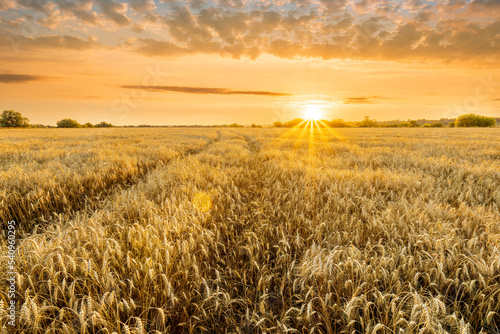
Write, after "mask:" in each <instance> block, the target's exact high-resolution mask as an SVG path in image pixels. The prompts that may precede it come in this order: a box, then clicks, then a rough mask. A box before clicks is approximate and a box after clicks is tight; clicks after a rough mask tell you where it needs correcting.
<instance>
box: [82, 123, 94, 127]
mask: <svg viewBox="0 0 500 334" xmlns="http://www.w3.org/2000/svg"><path fill="white" fill-rule="evenodd" d="M83 127H84V128H93V127H94V124H92V123H90V122H87V123H85V124H83Z"/></svg>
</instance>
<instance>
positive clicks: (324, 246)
mask: <svg viewBox="0 0 500 334" xmlns="http://www.w3.org/2000/svg"><path fill="white" fill-rule="evenodd" d="M0 172H1V174H0V191H1V192H0V203H1V205H0V222H1V223H2V224H3V227H4V228H3V229H2V233H3V234H2V237H1V238H0V240H1V250H2V253H1V255H2V257H1V261H0V265H1V266H2V268H6V267H7V261H8V258H7V257H6V254H7V249H8V248H7V246H8V242H7V233H6V230H7V229H6V226H7V222H8V221H11V220H15V221H16V224H17V227H16V237H17V240H16V241H17V255H16V272H17V276H16V298H17V301H18V302H17V313H16V326H15V327H12V326H10V325H9V324H8V322H9V318H8V309H7V307H8V304H7V301H8V298H7V292H8V289H9V286H8V282H6V279H5V277H2V280H1V282H0V297H1V298H0V327H1V328H2V330H3V332H5V333H46V332H47V333H98V332H99V333H113V332H116V333H165V332H169V333H200V332H207V333H225V332H228V333H229V332H231V333H274V332H283V333H284V332H288V333H329V334H330V333H398V334H399V333H471V334H472V333H480V332H482V333H499V332H500V325H499V324H500V131H499V129H451V128H444V129H377V128H375V129H332V128H314V127H306V128H293V129H274V128H263V129H249V128H244V129H229V128H223V129H217V128H192V129H191V128H189V129H188V128H152V129H120V128H111V129H57V130H56V129H40V130H13V131H7V130H6V131H0ZM3 272H4V270H3V269H2V273H3ZM2 275H5V273H3V274H2Z"/></svg>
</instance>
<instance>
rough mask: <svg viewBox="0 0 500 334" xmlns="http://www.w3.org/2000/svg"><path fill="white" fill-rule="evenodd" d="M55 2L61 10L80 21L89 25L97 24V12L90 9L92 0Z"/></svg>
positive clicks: (60, 0)
mask: <svg viewBox="0 0 500 334" xmlns="http://www.w3.org/2000/svg"><path fill="white" fill-rule="evenodd" d="M56 3H57V4H58V6H59V8H60V9H61V10H62V11H63V12H65V13H67V14H71V15H73V16H74V17H76V18H78V19H80V20H81V21H82V22H84V23H89V24H91V25H96V24H97V13H96V12H94V11H92V4H93V1H92V0H80V1H68V0H56Z"/></svg>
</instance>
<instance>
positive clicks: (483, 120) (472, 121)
mask: <svg viewBox="0 0 500 334" xmlns="http://www.w3.org/2000/svg"><path fill="white" fill-rule="evenodd" d="M496 123H497V121H496V119H495V118H494V117H487V116H481V115H476V114H465V115H461V116H459V117H458V118H457V120H456V121H455V126H458V127H467V128H468V127H480V128H486V127H495V126H496Z"/></svg>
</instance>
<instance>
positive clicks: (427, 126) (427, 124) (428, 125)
mask: <svg viewBox="0 0 500 334" xmlns="http://www.w3.org/2000/svg"><path fill="white" fill-rule="evenodd" d="M422 126H423V127H424V128H430V127H431V126H432V125H430V124H429V123H425V124H424V125H422Z"/></svg>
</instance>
